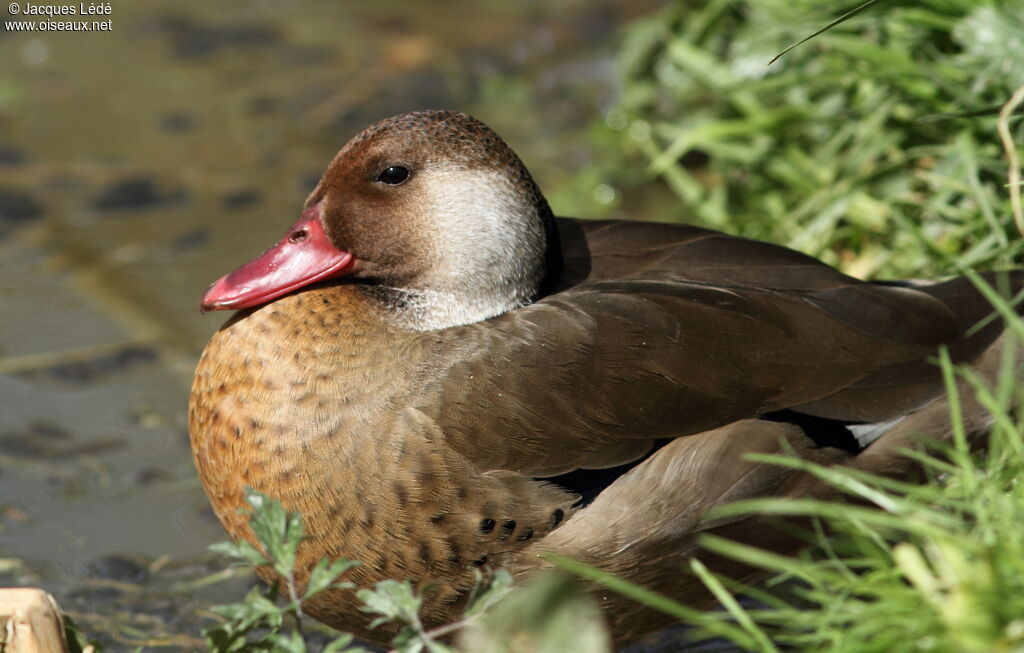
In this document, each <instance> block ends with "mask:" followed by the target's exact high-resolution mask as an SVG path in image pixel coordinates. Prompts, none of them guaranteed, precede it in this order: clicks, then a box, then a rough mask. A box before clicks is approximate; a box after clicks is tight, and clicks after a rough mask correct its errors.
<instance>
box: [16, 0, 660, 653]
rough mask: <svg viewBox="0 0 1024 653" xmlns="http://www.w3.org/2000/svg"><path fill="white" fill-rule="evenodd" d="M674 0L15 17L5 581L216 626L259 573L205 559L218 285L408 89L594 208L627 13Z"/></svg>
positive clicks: (275, 5)
mask: <svg viewBox="0 0 1024 653" xmlns="http://www.w3.org/2000/svg"><path fill="white" fill-rule="evenodd" d="M24 4H25V3H22V5H24ZM68 4H74V5H76V6H77V3H68ZM659 4H660V3H659V2H656V1H655V0H645V1H642V2H631V3H623V2H615V1H614V0H598V1H593V0H591V1H587V2H584V1H583V0H573V1H562V2H539V1H537V2H512V1H511V0H508V1H499V0H491V1H486V2H475V3H467V2H464V1H449V0H445V1H440V2H438V1H435V2H429V3H426V2H390V3H383V2H378V3H343V2H333V1H329V0H322V1H314V0H306V1H302V2H271V1H269V0H267V1H255V0H254V1H246V2H208V1H202V2H201V1H193V2H156V1H151V2H134V3H129V2H121V1H118V2H114V3H112V12H111V14H110V15H109V16H105V17H103V18H104V19H110V20H111V21H112V22H111V27H112V29H111V31H109V32H77V33H66V32H50V33H43V32H36V33H28V32H16V31H11V30H9V29H8V30H4V31H0V586H3V585H19V584H32V585H41V586H43V587H46V588H48V589H50V590H51V591H53V592H54V593H55V594H57V596H58V599H59V600H60V601H61V603H62V605H63V606H64V607H65V608H66V609H67V610H69V611H70V612H72V613H73V614H75V615H76V616H77V617H78V618H79V620H80V622H81V625H82V628H83V630H84V631H86V632H87V633H89V634H90V635H92V636H97V637H99V638H101V639H102V640H104V641H105V642H106V643H107V646H108V650H120V649H122V648H127V647H129V644H130V643H134V642H141V643H146V644H147V645H148V646H150V647H157V646H162V645H166V646H170V647H172V648H184V649H189V648H193V647H195V646H197V645H198V643H199V642H198V640H197V639H196V638H197V637H198V634H199V628H200V624H201V623H203V610H204V609H205V606H207V605H208V604H209V603H211V602H212V601H216V600H226V599H235V598H238V597H239V596H240V592H241V591H242V590H243V589H244V586H245V585H246V584H248V583H249V582H251V581H250V580H249V579H248V577H246V576H243V577H241V578H240V579H239V580H236V581H235V582H234V584H228V585H216V586H209V587H195V586H193V585H187V583H189V582H192V580H193V579H195V578H199V577H201V576H202V575H203V574H204V573H208V572H214V571H219V570H220V566H219V564H220V563H218V562H217V561H216V560H214V559H211V558H210V557H209V556H208V555H206V548H207V546H208V545H209V544H210V543H212V542H215V541H218V540H220V539H222V532H221V529H220V526H219V525H218V524H217V523H216V521H215V519H214V518H213V517H212V514H211V513H210V511H209V509H208V508H207V506H206V501H205V498H204V496H203V494H202V491H201V489H200V487H199V484H198V481H197V480H196V477H195V473H194V471H193V467H192V461H191V456H190V453H189V449H188V441H187V433H186V403H187V395H188V385H189V382H190V379H191V370H192V367H193V365H194V362H195V359H196V357H197V355H198V352H199V351H200V349H201V348H202V346H203V344H204V343H205V341H206V339H207V338H208V336H209V334H210V333H211V332H212V331H213V330H214V329H216V328H217V326H218V325H219V324H220V323H221V322H222V321H223V319H224V317H225V316H224V315H223V314H211V315H206V316H201V315H200V314H199V313H198V311H197V302H198V298H199V295H200V294H201V292H202V291H203V289H204V288H205V287H206V285H207V284H208V283H209V282H211V281H212V280H213V279H215V278H216V277H218V276H220V275H221V274H223V273H225V272H227V271H229V270H231V269H232V268H234V267H235V266H237V265H238V264H239V263H241V262H243V261H244V260H246V259H248V258H249V257H250V256H252V255H254V254H256V253H258V252H259V251H262V250H263V249H264V248H265V247H266V246H267V245H269V244H270V243H271V242H273V241H274V240H276V239H277V238H278V237H279V235H280V233H282V232H283V230H284V229H285V228H286V227H287V226H288V225H289V224H291V222H292V221H293V220H294V219H295V218H296V217H297V216H298V211H299V208H300V206H301V203H302V201H303V200H304V198H305V196H306V194H307V193H308V192H309V190H310V189H311V188H312V186H313V185H314V184H315V182H316V179H317V177H318V175H319V173H320V172H321V171H322V169H323V167H324V166H325V165H326V163H327V161H329V160H330V158H331V157H332V156H333V154H334V152H335V151H336V150H337V149H338V147H339V146H340V145H341V144H342V143H344V141H345V140H347V138H348V137H350V136H351V135H352V134H354V133H355V132H356V131H358V130H359V129H361V128H362V127H363V126H365V125H366V124H367V123H369V122H370V121H373V120H376V119H379V118H381V117H384V116H387V115H390V114H393V113H397V112H402V111H408V110H414V109H424V108H441V107H445V108H451V109H457V110H463V111H467V112H470V113H473V114H475V115H477V116H478V117H480V118H481V119H483V120H484V121H485V122H488V123H489V124H491V125H492V126H493V127H494V128H495V129H496V130H497V131H498V132H499V133H501V134H502V135H503V136H504V137H505V138H506V140H508V141H509V142H510V143H511V144H512V146H513V147H514V148H515V149H517V150H518V151H519V153H520V154H521V156H522V157H523V158H524V160H525V161H526V162H527V164H528V165H529V166H530V167H531V169H532V170H533V171H534V174H535V176H536V177H537V178H538V180H540V182H541V184H542V186H543V187H544V188H545V189H546V190H547V191H548V194H549V197H551V199H552V200H553V204H554V207H555V209H556V211H562V212H566V211H573V210H574V209H575V208H576V207H574V206H571V205H568V206H567V205H566V202H565V201H561V203H560V197H563V196H566V194H567V192H568V191H566V188H568V187H569V185H570V184H573V183H576V184H577V187H576V190H578V181H577V182H574V181H573V174H574V172H575V171H576V170H578V169H579V168H581V167H582V166H584V165H586V163H587V162H588V160H589V158H590V157H591V154H592V153H591V151H590V149H589V148H588V146H587V141H586V139H585V137H584V132H585V130H586V128H587V125H588V124H590V123H591V122H592V121H594V120H599V119H600V118H601V116H602V113H603V111H605V110H606V109H607V108H608V106H609V105H610V103H611V102H612V101H613V99H614V97H615V75H614V62H613V52H614V46H615V44H616V38H617V35H618V33H619V29H620V28H621V26H622V25H624V24H625V23H626V22H627V21H628V20H629V19H630V18H632V17H635V16H637V15H642V14H644V13H646V12H647V11H649V10H650V9H652V8H653V7H656V6H657V5H659ZM627 7H628V8H627ZM4 11H6V8H5V9H4ZM7 18H9V17H8V16H4V19H7ZM22 18H26V17H22ZM34 18H38V17H34ZM596 184H597V182H594V185H596ZM585 190H588V189H585ZM574 192H575V191H574ZM183 584H184V585H183Z"/></svg>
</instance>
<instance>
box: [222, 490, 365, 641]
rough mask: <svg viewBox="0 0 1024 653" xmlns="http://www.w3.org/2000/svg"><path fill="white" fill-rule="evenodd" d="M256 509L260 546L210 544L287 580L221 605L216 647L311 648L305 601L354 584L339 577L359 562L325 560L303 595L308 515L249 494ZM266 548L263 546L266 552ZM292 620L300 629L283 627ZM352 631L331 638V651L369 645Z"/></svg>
mask: <svg viewBox="0 0 1024 653" xmlns="http://www.w3.org/2000/svg"><path fill="white" fill-rule="evenodd" d="M245 498H246V501H247V502H248V504H249V506H250V508H251V513H250V519H249V526H250V528H252V531H253V534H254V535H255V536H256V539H257V540H258V541H259V543H260V545H261V546H260V548H257V547H255V546H253V545H252V544H250V543H249V542H246V541H244V540H240V541H238V542H221V543H218V544H214V545H213V546H212V547H210V548H211V549H212V550H213V551H215V552H217V553H220V554H222V555H224V556H227V557H228V558H233V559H235V560H236V561H239V562H241V563H244V564H248V565H251V566H253V567H270V568H271V569H273V570H274V571H275V572H276V573H277V574H278V576H279V577H280V578H281V583H280V584H279V585H277V586H274V587H271V588H269V589H267V590H263V589H262V588H259V587H256V588H253V589H252V590H251V591H250V592H249V593H248V594H247V595H246V597H245V599H244V600H242V601H241V602H239V603H232V604H229V605H220V606H215V607H214V608H213V612H214V613H215V614H217V615H219V616H221V617H222V618H223V619H224V621H222V622H221V623H220V624H218V625H216V626H214V627H213V628H210V629H208V630H207V631H206V633H205V635H206V640H207V644H208V645H209V647H210V650H211V651H217V652H218V653H221V652H223V653H229V652H234V651H262V650H267V651H290V652H294V653H298V652H304V651H306V645H305V643H304V641H303V637H302V619H303V617H302V604H303V603H304V602H305V601H307V600H309V599H310V598H311V597H312V596H315V595H316V594H318V593H320V592H322V591H324V590H326V589H329V588H332V587H352V584H351V583H347V582H343V581H339V580H338V578H339V577H340V576H342V575H343V574H344V573H345V572H346V571H348V570H349V569H351V568H352V567H354V566H356V565H357V564H358V563H356V562H353V561H350V560H335V561H329V560H320V561H318V562H317V564H316V566H315V567H313V569H312V570H311V571H310V573H309V579H308V582H307V584H306V587H305V588H304V591H303V592H301V593H300V591H299V587H298V583H297V581H296V578H295V561H296V559H297V555H298V548H299V544H300V543H301V542H302V540H303V539H304V538H305V531H304V529H303V526H302V518H301V516H300V515H298V514H297V513H288V512H287V511H286V510H285V509H284V507H283V506H282V505H281V503H280V502H278V501H275V500H272V499H270V498H268V497H267V496H265V495H262V494H260V493H258V492H254V491H252V490H248V491H247V492H246V497H245ZM261 549H262V550H261ZM282 587H283V590H284V593H285V594H286V595H287V597H286V602H285V604H284V605H283V606H282V605H279V604H278V602H277V600H276V599H277V598H278V597H277V595H278V590H279V588H282ZM288 619H291V620H292V623H294V625H295V628H294V629H288V630H283V627H284V626H285V623H286V621H287V620H288ZM352 641H353V637H352V636H351V635H347V634H343V635H340V636H338V637H337V638H335V639H334V640H333V641H332V642H330V643H329V644H328V645H327V646H326V647H325V648H324V649H323V650H324V651H325V652H328V651H330V652H334V651H349V652H351V653H356V652H357V651H363V650H364V649H361V648H358V647H351V646H350V644H351V643H352Z"/></svg>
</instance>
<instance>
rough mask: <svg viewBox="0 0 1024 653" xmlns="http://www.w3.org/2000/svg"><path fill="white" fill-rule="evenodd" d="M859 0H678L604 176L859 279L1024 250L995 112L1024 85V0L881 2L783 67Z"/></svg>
mask: <svg viewBox="0 0 1024 653" xmlns="http://www.w3.org/2000/svg"><path fill="white" fill-rule="evenodd" d="M855 6H856V4H854V3H851V4H849V5H842V4H837V3H833V2H822V1H821V0H758V1H757V2H738V1H735V0H709V1H708V2H703V3H682V2H679V3H675V4H673V5H671V6H670V7H668V8H666V9H665V10H664V11H663V12H661V13H659V14H657V15H654V16H651V17H649V18H646V19H644V20H642V21H639V22H638V23H637V24H636V25H634V26H633V27H632V28H631V29H630V30H629V32H628V34H627V37H626V38H625V40H624V43H623V46H622V56H621V67H622V74H623V77H624V84H623V97H622V100H621V102H620V104H619V105H618V106H617V107H615V108H613V109H612V110H611V111H610V112H609V113H608V115H607V117H606V121H605V123H606V125H607V130H606V131H612V132H616V133H618V134H619V136H620V137H619V138H618V139H613V138H608V136H607V134H604V135H603V136H602V138H603V139H605V140H602V142H603V143H608V144H609V146H608V147H606V148H604V150H602V156H603V157H605V158H606V160H605V162H604V163H603V164H602V165H603V167H604V173H605V174H606V177H607V178H608V179H609V180H610V183H611V184H612V185H614V186H622V187H626V188H629V187H633V186H637V185H642V184H649V183H650V181H651V179H656V180H657V181H658V182H660V183H663V184H665V185H666V186H667V187H668V188H670V189H671V191H672V192H673V193H674V194H675V195H676V196H677V198H678V199H679V200H680V201H679V206H678V209H677V210H676V211H674V212H673V213H672V214H671V216H672V217H674V218H676V219H679V220H683V221H687V222H697V223H701V224H704V225H707V226H711V227H714V228H719V229H723V230H726V231H729V232H732V233H738V234H740V235H744V236H749V237H752V238H759V239H763V240H770V241H773V242H777V243H781V244H786V245H789V246H791V247H795V248H797V249H800V250H802V251H805V252H807V253H809V254H811V255H814V256H817V257H820V258H822V259H823V260H825V261H826V262H828V263H831V264H834V265H838V266H840V267H841V268H843V269H845V270H847V271H849V272H852V273H854V274H857V275H860V276H883V277H901V276H935V275H941V274H949V273H951V272H952V271H954V269H955V267H956V266H957V265H962V266H966V267H979V266H981V267H991V266H1004V265H1007V264H1009V263H1011V262H1013V261H1019V260H1020V259H1021V254H1022V252H1024V243H1022V240H1021V238H1020V237H1019V236H1020V234H1019V233H1017V230H1016V228H1015V227H1014V224H1013V219H1012V217H1011V215H1010V211H1009V204H1008V202H1009V199H1008V195H1007V193H1006V189H1005V185H1006V181H1007V176H1006V165H1005V160H1004V153H1003V148H1002V146H1001V144H1000V142H999V139H998V137H997V134H996V112H997V111H998V108H999V107H1000V106H1001V105H1003V104H1004V103H1005V102H1006V101H1007V99H1008V98H1009V97H1010V94H1011V93H1012V92H1013V90H1014V89H1015V88H1017V87H1018V86H1021V85H1024V59H1022V58H1021V57H1020V54H1019V53H1020V52H1022V51H1024V5H1021V4H1020V3H1019V2H1012V1H1007V2H995V1H987V2H986V1H985V0H924V1H922V2H893V1H889V2H886V1H881V2H876V3H874V4H872V5H871V6H869V7H867V8H865V9H864V10H862V11H860V12H859V13H857V14H856V15H854V16H852V17H851V18H849V19H848V20H845V21H843V22H840V23H838V24H836V25H834V26H833V27H832V28H831V29H829V30H827V31H825V32H823V33H821V34H819V35H817V36H816V37H815V38H813V39H812V40H810V41H808V42H805V43H803V44H801V45H799V46H798V47H795V48H794V49H792V50H791V51H789V52H787V53H786V54H785V55H784V56H782V57H781V58H779V60H778V61H776V62H775V63H773V64H770V65H769V63H768V62H769V61H771V60H772V58H773V56H775V55H776V54H778V53H779V52H780V51H782V50H783V49H784V48H785V47H786V46H789V45H792V44H793V43H795V42H797V41H799V40H801V39H802V38H804V37H806V36H807V35H809V34H812V33H814V32H815V31H817V30H819V29H821V28H822V27H824V26H826V25H828V24H829V23H830V22H831V21H833V20H834V19H835V18H836V17H837V16H839V15H840V14H842V13H843V12H844V10H848V9H851V8H853V7H855ZM976 114H977V115H976ZM1018 118H1019V117H1018ZM1012 125H1013V127H1014V129H1019V119H1017V120H1015V121H1013V123H1012ZM624 152H625V153H626V158H625V160H623V153H624ZM609 160H611V161H612V162H609ZM638 160H639V161H640V162H642V163H643V166H642V170H643V174H638V173H637V172H636V170H637V169H638V166H636V165H635V163H636V161H638ZM922 240H923V241H924V242H925V243H926V244H927V246H922V245H923V243H922Z"/></svg>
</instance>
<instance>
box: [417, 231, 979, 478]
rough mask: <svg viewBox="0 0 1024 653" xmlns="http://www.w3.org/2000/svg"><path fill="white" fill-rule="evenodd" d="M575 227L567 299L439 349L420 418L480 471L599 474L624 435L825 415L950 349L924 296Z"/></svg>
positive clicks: (742, 252)
mask: <svg viewBox="0 0 1024 653" xmlns="http://www.w3.org/2000/svg"><path fill="white" fill-rule="evenodd" d="M569 224H570V229H567V230H564V231H567V232H568V233H566V234H565V253H566V275H565V279H566V280H574V281H573V285H572V286H571V287H568V288H564V289H563V290H562V291H561V292H557V293H555V294H552V295H550V296H548V297H546V298H544V299H542V300H541V301H539V302H536V303H535V304H533V305H531V306H528V307H525V308H523V309H520V310H517V311H513V312H511V313H508V314H506V315H503V316H500V317H498V318H495V319H493V320H489V321H487V322H484V323H480V324H473V325H468V326H465V327H459V328H458V329H457V330H455V331H453V332H452V333H451V335H450V337H447V338H445V339H444V341H438V343H437V347H436V352H435V355H434V357H433V365H436V366H439V367H441V368H443V371H441V372H440V374H439V376H440V378H446V379H447V382H446V383H444V384H442V385H440V386H439V387H437V388H435V389H433V391H432V392H427V393H426V394H425V395H424V397H423V403H422V405H421V406H420V409H421V410H424V411H431V410H432V411H433V413H434V414H433V415H432V417H433V418H434V419H436V420H437V423H438V424H439V425H440V426H441V428H442V429H443V430H444V432H445V433H446V434H447V436H448V437H449V440H450V442H451V444H452V446H454V447H455V448H456V449H463V450H466V451H467V453H468V452H470V450H471V453H472V455H473V458H474V460H475V461H476V462H477V463H478V464H479V465H480V466H481V468H483V469H509V470H514V471H520V472H523V473H528V474H532V475H550V474H557V473H562V472H565V471H569V470H571V469H576V468H579V467H588V466H604V465H607V464H609V459H610V458H612V459H614V458H615V457H614V456H609V455H608V449H609V447H617V446H621V445H620V444H619V443H620V441H621V439H622V438H637V439H644V440H646V439H651V438H660V437H672V436H678V435H685V434H689V433H696V432H699V431H704V430H708V429H711V428H715V427H718V426H722V425H724V424H727V423H729V422H732V421H735V420H737V419H743V418H746V417H752V416H756V415H758V414H760V413H762V412H765V411H770V410H777V409H781V408H787V407H792V406H797V405H802V404H808V403H810V402H813V401H818V400H822V399H824V398H826V397H828V396H830V395H832V394H834V393H837V392H839V391H841V390H843V389H844V388H847V387H848V386H850V385H852V384H854V383H856V382H857V381H859V380H861V379H863V378H865V377H867V376H869V375H870V374H872V373H873V372H874V371H875V370H877V369H879V368H881V367H884V366H890V365H897V364H902V363H909V362H912V361H916V360H919V359H922V358H923V357H925V356H927V355H929V354H931V353H933V352H934V351H935V347H936V346H937V345H938V344H940V343H941V342H945V341H948V340H952V339H954V338H955V337H956V336H957V335H958V334H959V328H958V325H957V324H956V321H955V319H954V316H953V314H952V313H951V311H950V310H949V308H948V307H947V306H946V304H945V303H944V302H942V301H941V300H939V299H937V298H935V297H933V296H931V295H929V294H927V293H925V292H918V291H916V290H913V289H909V288H899V287H891V286H881V285H872V284H868V283H865V282H862V281H858V280H856V279H853V278H850V277H846V276H844V275H842V274H840V273H839V272H837V271H835V270H833V269H832V268H829V267H828V266H825V265H823V264H821V263H819V262H817V261H815V260H814V259H811V258H809V257H806V256H803V255H802V254H798V253H796V252H792V251H790V250H787V249H785V248H781V247H775V246H771V245H766V244H763V243H756V242H753V241H746V240H742V239H737V238H732V237H729V236H725V235H722V234H717V233H715V232H710V231H707V230H702V229H697V228H693V227H685V226H670V225H652V224H631V223H598V224H594V225H589V224H582V223H578V224H576V225H573V224H572V223H569ZM572 226H575V227H577V229H576V230H575V231H573V229H572V228H571V227H572ZM751 270H754V271H753V272H752V271H751ZM712 279H714V282H712V281H711V280H712ZM754 280H756V281H757V283H756V285H755V283H754ZM565 283H568V281H566V282H565ZM541 377H543V378H544V379H545V390H544V391H543V392H542V391H538V389H537V388H536V384H535V381H534V380H535V379H537V378H541ZM581 387H585V388H586V391H585V392H580V391H579V388H581ZM624 396H628V397H630V399H629V401H623V400H622V397H624ZM439 406H444V413H443V414H440V413H439V409H438V408H436V407H439ZM480 406H486V407H487V411H486V412H485V413H484V412H480V411H479V410H478V407H480ZM431 407H434V408H431ZM642 449H643V448H642V447H638V448H637V451H641V450H642ZM631 454H632V455H637V454H636V451H632V452H631ZM611 462H616V461H615V460H611ZM618 462H621V461H618Z"/></svg>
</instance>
